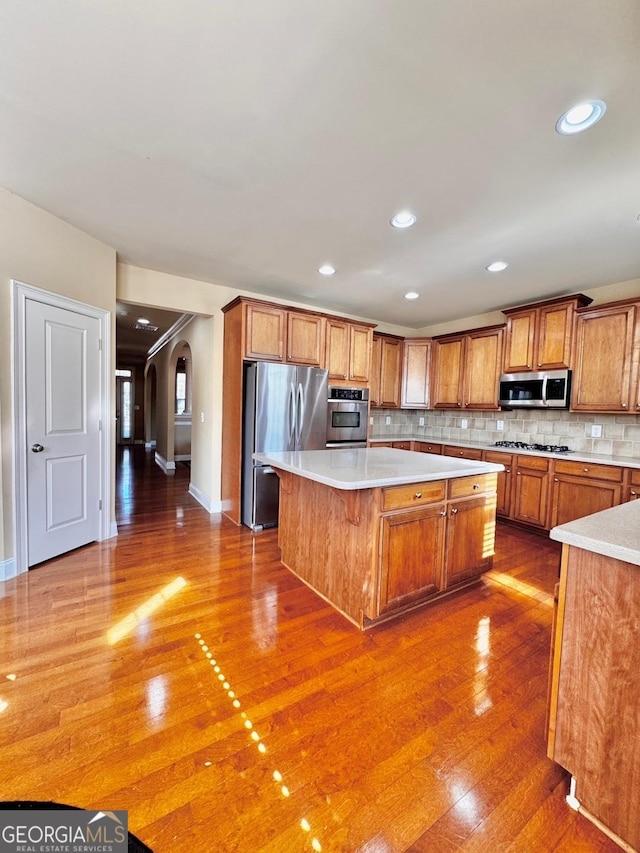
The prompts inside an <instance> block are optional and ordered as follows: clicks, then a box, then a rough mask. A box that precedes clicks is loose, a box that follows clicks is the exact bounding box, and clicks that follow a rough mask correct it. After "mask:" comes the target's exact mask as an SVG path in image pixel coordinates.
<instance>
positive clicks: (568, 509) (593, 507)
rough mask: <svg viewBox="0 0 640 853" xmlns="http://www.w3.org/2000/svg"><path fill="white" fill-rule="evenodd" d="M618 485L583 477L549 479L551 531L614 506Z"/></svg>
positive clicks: (619, 493)
mask: <svg viewBox="0 0 640 853" xmlns="http://www.w3.org/2000/svg"><path fill="white" fill-rule="evenodd" d="M621 499H622V485H621V484H620V483H609V482H606V481H603V480H596V479H589V478H587V477H572V476H569V475H568V474H556V476H555V477H554V478H553V493H552V501H551V524H550V526H551V527H555V526H556V524H566V523H567V522H568V521H574V520H575V519H576V518H584V517H585V516H586V515H592V514H593V513H594V512H600V511H601V510H603V509H611V507H613V506H618V504H619V503H620V501H621Z"/></svg>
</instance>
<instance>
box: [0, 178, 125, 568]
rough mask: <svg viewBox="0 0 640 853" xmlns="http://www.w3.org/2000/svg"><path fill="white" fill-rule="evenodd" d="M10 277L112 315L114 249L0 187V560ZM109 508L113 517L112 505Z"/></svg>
mask: <svg viewBox="0 0 640 853" xmlns="http://www.w3.org/2000/svg"><path fill="white" fill-rule="evenodd" d="M11 279H18V280H19V281H22V282H24V283H25V284H30V285H33V286H34V287H40V288H42V289H43V290H48V291H51V292H53V293H56V294H61V295H63V296H66V297H70V298H72V299H77V300H79V301H80V302H84V303H87V304H90V305H94V306H96V307H98V308H103V309H106V310H108V311H111V312H112V314H113V316H115V292H116V253H115V251H114V250H113V249H111V248H109V247H108V246H105V245H104V244H103V243H100V242H98V241H97V240H94V239H93V238H92V237H89V236H87V235H86V234H83V233H82V232H81V231H78V230H77V229H76V228H73V227H72V226H71V225H68V224H67V223H66V222H63V221H62V220H61V219H57V218H56V217H55V216H52V215H51V214H49V213H46V212H45V211H44V210H41V209H40V208H37V207H35V206H34V205H32V204H30V203H29V202H27V201H25V200H24V199H21V198H20V197H19V196H16V195H14V194H13V193H10V192H9V191H8V190H5V189H2V188H0V365H1V368H0V427H1V438H0V449H1V456H0V474H1V478H2V497H1V499H0V516H1V517H0V565H1V564H2V563H3V562H4V561H7V560H10V559H13V557H14V553H15V552H14V532H13V528H14V515H13V462H12V457H13V401H12V393H13V392H12V366H11V365H12V362H13V352H12V331H11V330H12V321H11V318H12V299H13V296H12V287H11ZM114 334H115V330H114ZM112 344H113V341H112ZM112 353H115V347H113V346H112ZM112 491H113V490H112ZM111 512H112V518H113V505H112V509H111Z"/></svg>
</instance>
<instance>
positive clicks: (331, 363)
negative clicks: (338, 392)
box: [325, 320, 350, 381]
mask: <svg viewBox="0 0 640 853" xmlns="http://www.w3.org/2000/svg"><path fill="white" fill-rule="evenodd" d="M349 344H350V340H349V324H348V323H341V322H340V321H338V320H327V348H326V357H325V367H326V368H327V370H328V371H329V381H331V380H332V379H338V380H341V379H348V378H349Z"/></svg>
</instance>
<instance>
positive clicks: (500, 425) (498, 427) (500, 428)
mask: <svg viewBox="0 0 640 853" xmlns="http://www.w3.org/2000/svg"><path fill="white" fill-rule="evenodd" d="M496 429H499V430H501V431H502V430H503V429H504V421H498V423H497V424H496Z"/></svg>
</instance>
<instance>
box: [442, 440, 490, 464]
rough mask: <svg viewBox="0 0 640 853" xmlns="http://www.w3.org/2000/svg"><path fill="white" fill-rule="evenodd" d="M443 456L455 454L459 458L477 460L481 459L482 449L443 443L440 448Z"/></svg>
mask: <svg viewBox="0 0 640 853" xmlns="http://www.w3.org/2000/svg"><path fill="white" fill-rule="evenodd" d="M442 452H443V454H444V455H445V456H457V457H458V458H459V459H473V460H475V461H476V462H479V461H480V460H481V459H482V450H478V449H477V448H475V447H456V445H455V444H445V445H444V447H443V448H442Z"/></svg>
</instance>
